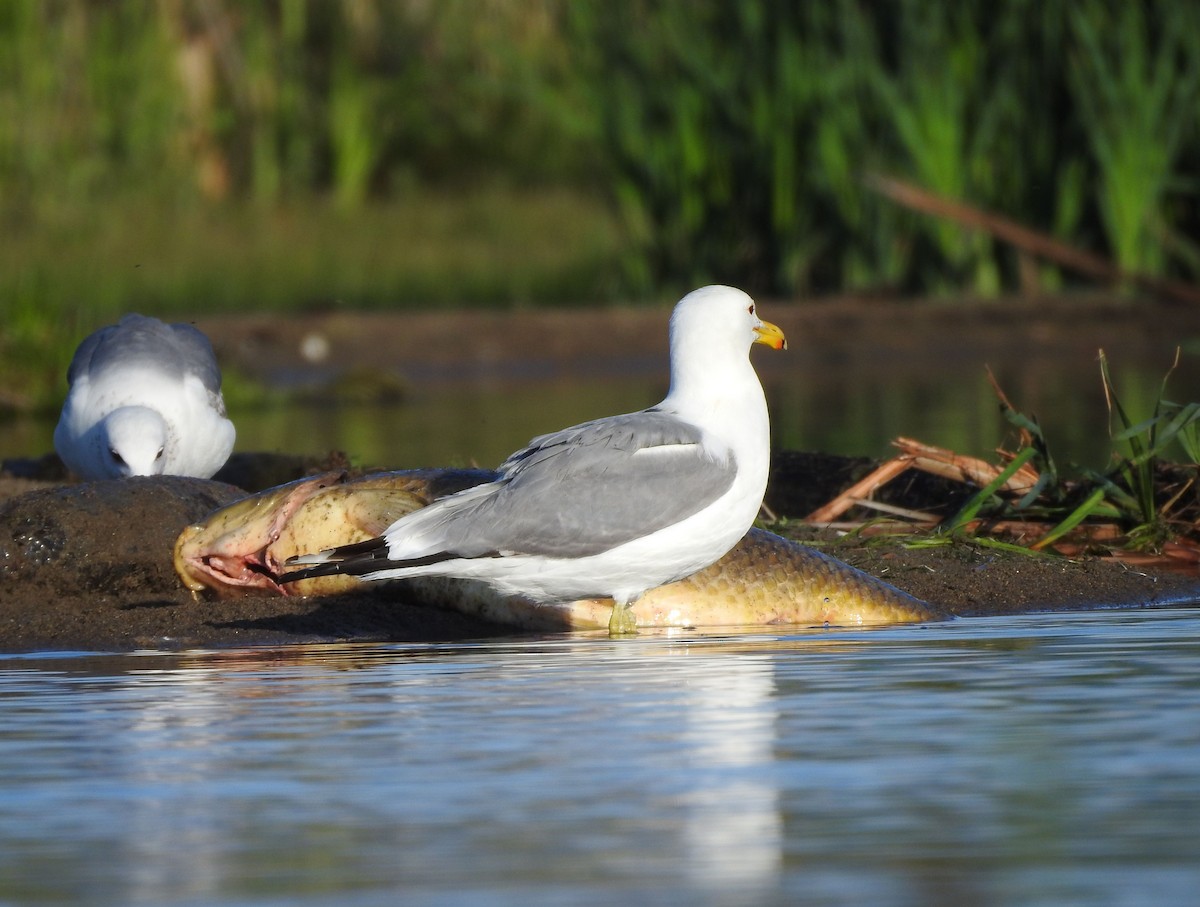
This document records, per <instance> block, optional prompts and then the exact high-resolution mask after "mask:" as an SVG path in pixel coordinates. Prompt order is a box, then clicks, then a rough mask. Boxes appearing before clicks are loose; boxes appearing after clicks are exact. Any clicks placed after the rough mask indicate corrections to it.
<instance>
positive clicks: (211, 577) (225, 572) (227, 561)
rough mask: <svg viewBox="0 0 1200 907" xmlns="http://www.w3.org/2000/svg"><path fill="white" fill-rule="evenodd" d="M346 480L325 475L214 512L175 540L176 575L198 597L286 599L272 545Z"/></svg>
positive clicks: (341, 476)
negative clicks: (312, 503) (318, 498)
mask: <svg viewBox="0 0 1200 907" xmlns="http://www.w3.org/2000/svg"><path fill="white" fill-rule="evenodd" d="M344 481H345V475H344V474H343V473H336V472H331V473H323V474H321V475H317V476H310V477H308V478H304V479H299V480H297V481H295V482H289V483H287V484H286V485H279V486H276V487H275V488H268V489H267V490H266V491H262V492H259V493H258V494H254V495H250V496H249V497H246V498H242V499H241V500H238V501H234V502H233V503H232V504H227V505H226V506H224V507H222V508H220V509H219V510H215V511H213V512H212V513H211V514H209V515H208V516H207V517H205V518H204V519H203V520H202V521H201V522H199V523H194V524H192V525H191V526H188V527H186V528H185V529H184V530H183V532H181V533H180V535H179V538H178V539H176V541H175V572H176V573H178V574H179V577H180V579H182V580H183V584H184V585H185V586H187V588H189V589H191V590H192V591H193V592H200V591H202V590H204V589H211V590H213V591H214V592H216V593H217V595H219V596H222V597H225V596H231V595H238V594H245V593H250V592H273V593H276V594H283V589H282V587H281V586H280V585H279V584H278V583H277V582H275V576H277V575H278V571H277V569H273V568H272V565H271V564H270V562H269V561H270V554H271V546H272V545H273V544H274V543H275V542H276V541H277V540H278V538H279V535H280V533H281V532H282V531H283V529H284V528H285V527H286V526H287V525H288V524H289V522H290V521H291V520H292V519H293V518H294V516H295V514H296V513H297V512H298V511H299V510H301V509H302V508H303V507H304V505H305V503H306V502H307V501H309V500H311V499H312V497H313V496H314V495H316V494H318V493H319V492H320V491H321V490H322V489H326V488H330V487H335V486H337V485H338V484H341V483H343V482H344Z"/></svg>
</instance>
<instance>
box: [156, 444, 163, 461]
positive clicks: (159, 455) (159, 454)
mask: <svg viewBox="0 0 1200 907" xmlns="http://www.w3.org/2000/svg"><path fill="white" fill-rule="evenodd" d="M162 453H163V449H162V448H161V447H160V448H159V449H158V453H156V454H155V455H154V459H156V460H161V459H162Z"/></svg>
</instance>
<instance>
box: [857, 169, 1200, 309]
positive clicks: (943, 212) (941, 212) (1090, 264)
mask: <svg viewBox="0 0 1200 907" xmlns="http://www.w3.org/2000/svg"><path fill="white" fill-rule="evenodd" d="M864 181H865V182H866V184H867V186H868V187H870V188H871V189H874V190H875V191H876V192H878V193H880V194H881V195H884V196H887V197H888V198H890V199H891V200H892V201H894V202H897V203H898V204H901V205H904V206H905V207H906V208H912V209H913V210H914V211H921V212H923V213H925V214H932V215H933V216H934V217H943V218H946V219H948V220H953V221H957V222H958V223H960V224H962V225H963V226H966V227H974V228H975V229H978V230H983V231H984V232H986V233H990V234H991V235H992V236H994V237H996V238H997V239H1000V240H1003V241H1004V242H1007V243H1011V244H1012V245H1014V246H1016V247H1017V248H1018V249H1020V250H1022V251H1024V252H1028V253H1029V254H1031V255H1036V256H1038V257H1039V258H1045V259H1049V260H1050V261H1052V262H1054V263H1055V264H1058V265H1061V266H1062V267H1064V268H1069V269H1071V270H1072V271H1078V272H1079V273H1081V274H1086V275H1088V276H1090V277H1095V278H1097V279H1099V280H1104V281H1109V282H1112V283H1121V282H1123V281H1129V282H1131V283H1133V284H1135V285H1136V286H1139V287H1142V288H1143V289H1146V290H1149V291H1150V292H1152V293H1155V294H1156V295H1158V296H1161V297H1163V298H1165V299H1170V300H1172V301H1179V302H1191V303H1200V287H1196V286H1193V285H1192V284H1187V283H1182V282H1180V281H1177V280H1165V279H1163V278H1159V277H1151V276H1149V275H1147V274H1125V273H1124V272H1122V271H1121V269H1120V268H1118V267H1117V266H1116V265H1114V264H1113V263H1112V262H1111V261H1109V260H1108V259H1106V258H1103V257H1101V256H1099V255H1094V254H1092V253H1091V252H1086V251H1084V250H1083V249H1079V248H1076V247H1075V246H1071V245H1068V244H1067V243H1064V242H1062V241H1060V240H1057V239H1055V238H1054V237H1052V236H1048V235H1046V234H1045V233H1041V232H1039V231H1037V230H1031V229H1030V228H1029V227H1024V226H1022V225H1021V224H1018V223H1017V222H1016V221H1012V220H1009V219H1008V218H1006V217H1002V216H1000V215H999V214H992V213H991V212H988V211H982V210H980V209H979V208H975V207H972V206H971V205H967V204H965V203H963V202H960V201H955V200H953V199H948V198H943V197H942V196H940V195H935V194H934V193H932V192H929V191H927V190H925V189H922V188H921V187H919V186H914V185H912V184H911V183H906V182H904V181H902V180H898V179H895V178H894V177H890V176H883V175H882V174H878V173H868V174H867V175H866V177H865V180H864Z"/></svg>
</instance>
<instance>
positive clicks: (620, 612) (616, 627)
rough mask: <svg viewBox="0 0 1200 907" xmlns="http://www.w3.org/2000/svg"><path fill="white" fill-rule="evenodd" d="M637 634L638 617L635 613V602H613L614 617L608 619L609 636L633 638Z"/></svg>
mask: <svg viewBox="0 0 1200 907" xmlns="http://www.w3.org/2000/svg"><path fill="white" fill-rule="evenodd" d="M636 633H637V615H636V614H634V613H633V602H620V601H614V602H613V609H612V616H611V617H609V619H608V635H609V636H633V635H635V634H636Z"/></svg>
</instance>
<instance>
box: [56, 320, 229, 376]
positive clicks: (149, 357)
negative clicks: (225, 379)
mask: <svg viewBox="0 0 1200 907" xmlns="http://www.w3.org/2000/svg"><path fill="white" fill-rule="evenodd" d="M114 366H121V367H126V366H143V367H147V368H153V369H154V370H156V371H160V372H163V373H165V374H174V375H179V376H182V375H188V374H191V375H195V376H196V377H197V378H199V379H200V381H201V382H202V383H203V384H204V387H205V388H206V389H207V390H208V391H210V392H211V393H213V394H216V393H219V392H220V390H221V370H220V368H219V367H218V366H217V360H216V357H215V356H214V355H213V348H212V344H211V343H209V340H208V338H207V337H206V336H204V334H203V332H201V331H199V330H197V329H196V328H194V327H192V326H191V325H190V324H164V323H163V322H161V321H159V320H158V319H157V318H148V317H146V316H144V315H126V316H125V317H124V318H122V319H121V320H120V321H119V322H117V323H116V324H114V325H109V326H108V327H106V328H101V329H100V330H98V331H96V332H95V333H93V334H90V335H89V336H88V337H86V338H85V339H84V341H83V342H82V343H81V344H79V347H78V349H76V350H75V356H74V357H73V358H72V359H71V366H70V368H68V369H67V381H68V382H70V383H72V384H73V383H74V382H75V380H76V378H78V377H79V375H81V374H83V373H91V374H100V373H101V372H103V371H105V370H107V369H109V368H112V367H114Z"/></svg>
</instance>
